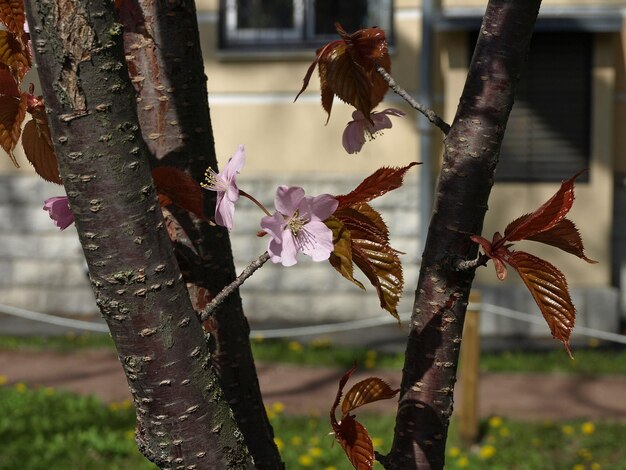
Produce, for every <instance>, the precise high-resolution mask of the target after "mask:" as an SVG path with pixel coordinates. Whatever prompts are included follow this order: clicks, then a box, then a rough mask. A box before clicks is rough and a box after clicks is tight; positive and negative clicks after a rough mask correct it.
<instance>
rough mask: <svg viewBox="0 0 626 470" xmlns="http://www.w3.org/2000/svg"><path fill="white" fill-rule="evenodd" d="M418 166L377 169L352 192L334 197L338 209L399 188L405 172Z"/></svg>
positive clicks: (416, 163)
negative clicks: (337, 203) (337, 202)
mask: <svg viewBox="0 0 626 470" xmlns="http://www.w3.org/2000/svg"><path fill="white" fill-rule="evenodd" d="M420 164H421V163H418V162H413V163H410V164H408V165H407V166H403V167H382V168H379V169H378V170H376V171H375V172H374V173H372V174H371V175H370V176H368V177H367V178H365V180H363V182H362V183H361V184H359V185H358V186H357V187H356V188H355V189H354V190H353V191H351V192H350V193H348V194H346V195H343V196H337V197H336V198H337V200H338V201H339V209H341V208H344V207H349V206H352V205H354V204H358V203H362V202H369V201H371V200H372V199H375V198H377V197H379V196H382V195H383V194H385V193H388V192H389V191H393V190H394V189H397V188H399V187H400V186H402V183H403V179H404V175H405V174H406V172H407V171H408V170H409V169H411V168H412V167H413V166H415V165H420Z"/></svg>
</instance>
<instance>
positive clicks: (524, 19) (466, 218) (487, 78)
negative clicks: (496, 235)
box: [380, 0, 541, 470]
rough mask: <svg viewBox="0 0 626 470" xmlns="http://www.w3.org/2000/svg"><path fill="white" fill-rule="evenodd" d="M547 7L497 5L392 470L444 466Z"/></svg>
mask: <svg viewBox="0 0 626 470" xmlns="http://www.w3.org/2000/svg"><path fill="white" fill-rule="evenodd" d="M540 5H541V0H523V1H514V0H490V1H489V4H488V6H487V11H486V14H485V17H484V19H483V24H482V27H481V30H480V34H479V39H478V44H477V46H476V49H475V52H474V56H473V58H472V61H471V64H470V69H469V73H468V77H467V81H466V84H465V88H464V90H463V94H462V96H461V100H460V104H459V108H458V110H457V114H456V116H455V119H454V121H453V123H452V127H451V130H450V132H449V133H448V135H447V136H446V138H445V140H444V156H443V166H442V170H441V174H440V176H439V181H438V186H437V191H436V200H435V207H434V211H433V216H432V220H431V223H430V227H429V231H428V237H427V241H426V247H425V250H424V254H423V258H422V268H421V271H420V277H419V280H418V285H417V290H416V297H415V303H414V307H413V314H412V317H411V324H410V333H409V338H408V343H407V349H406V353H405V366H404V369H403V377H402V387H401V394H400V399H399V403H398V412H397V416H396V427H395V435H394V442H393V446H392V449H391V451H390V453H389V454H388V455H387V456H380V460H381V461H382V462H383V464H384V466H385V468H387V469H393V470H400V469H401V470H406V469H413V468H415V469H420V470H421V469H442V468H443V466H444V461H445V446H446V438H447V432H448V424H449V421H450V416H451V414H452V405H453V403H452V394H453V391H454V383H455V381H456V367H457V362H458V356H459V348H460V345H461V335H462V331H463V321H464V318H465V311H466V307H467V303H468V298H469V292H470V288H471V284H472V281H473V278H474V270H473V269H472V270H465V271H460V270H458V269H457V268H456V266H457V264H458V262H459V261H461V260H466V259H472V258H475V257H476V255H477V245H476V244H475V243H473V242H472V241H471V240H470V238H469V237H470V235H472V234H480V233H481V230H482V225H483V220H484V216H485V212H486V210H487V201H488V197H489V193H490V191H491V187H492V185H493V175H494V170H495V167H496V163H497V161H498V154H499V151H500V146H501V143H502V139H503V137H504V130H505V128H506V123H507V120H508V117H509V113H510V111H511V108H512V106H513V97H514V90H515V85H516V83H517V81H518V78H519V75H520V73H521V69H522V65H523V63H524V60H525V58H526V55H527V52H528V48H529V44H530V39H531V36H532V31H533V28H534V24H535V20H536V17H537V14H538V12H539V7H540Z"/></svg>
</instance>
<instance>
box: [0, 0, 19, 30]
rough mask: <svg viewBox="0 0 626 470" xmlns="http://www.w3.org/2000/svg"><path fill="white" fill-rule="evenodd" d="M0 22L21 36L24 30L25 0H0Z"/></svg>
mask: <svg viewBox="0 0 626 470" xmlns="http://www.w3.org/2000/svg"><path fill="white" fill-rule="evenodd" d="M0 23H2V24H3V25H5V26H6V28H7V29H8V30H9V31H10V32H12V33H13V34H14V35H15V36H21V35H22V33H23V32H24V2H22V1H21V0H0Z"/></svg>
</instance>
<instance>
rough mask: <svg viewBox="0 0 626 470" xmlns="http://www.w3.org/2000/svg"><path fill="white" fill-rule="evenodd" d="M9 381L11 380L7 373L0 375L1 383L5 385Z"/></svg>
mask: <svg viewBox="0 0 626 470" xmlns="http://www.w3.org/2000/svg"><path fill="white" fill-rule="evenodd" d="M8 381H9V379H7V376H6V375H0V385H4V384H5V383H7V382H8Z"/></svg>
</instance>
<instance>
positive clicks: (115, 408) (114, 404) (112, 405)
mask: <svg viewBox="0 0 626 470" xmlns="http://www.w3.org/2000/svg"><path fill="white" fill-rule="evenodd" d="M121 408H122V407H121V406H120V404H119V403H118V402H116V401H114V402H112V403H109V410H111V411H118V410H120V409H121Z"/></svg>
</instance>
